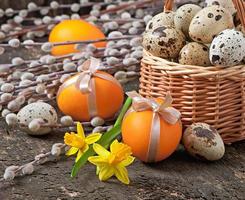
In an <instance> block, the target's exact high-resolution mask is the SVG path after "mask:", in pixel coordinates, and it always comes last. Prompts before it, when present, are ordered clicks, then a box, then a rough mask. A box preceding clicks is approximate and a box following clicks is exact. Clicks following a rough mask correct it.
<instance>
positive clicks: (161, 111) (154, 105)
mask: <svg viewBox="0 0 245 200" xmlns="http://www.w3.org/2000/svg"><path fill="white" fill-rule="evenodd" d="M127 95H128V96H129V97H130V98H132V100H133V103H132V109H131V110H129V113H130V112H132V111H136V112H141V111H146V110H152V111H153V117H152V124H151V133H150V141H149V146H148V153H147V161H148V162H155V161H156V155H157V149H158V146H159V145H158V144H159V140H160V133H161V126H160V119H161V118H162V119H164V120H165V121H166V122H167V123H169V124H176V123H177V122H178V120H179V119H180V117H181V114H180V112H179V111H178V110H176V109H175V108H173V107H171V104H172V102H173V99H172V97H171V95H170V93H167V95H166V98H165V101H164V102H163V103H161V104H160V103H158V102H156V101H155V100H154V99H146V98H144V97H142V96H141V95H140V94H138V93H137V92H135V91H132V92H128V93H127ZM129 113H128V114H129Z"/></svg>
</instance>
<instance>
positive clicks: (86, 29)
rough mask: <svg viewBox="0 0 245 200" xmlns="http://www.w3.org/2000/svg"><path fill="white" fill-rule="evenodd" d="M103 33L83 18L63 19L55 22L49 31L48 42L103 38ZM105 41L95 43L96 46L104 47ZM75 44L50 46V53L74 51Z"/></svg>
mask: <svg viewBox="0 0 245 200" xmlns="http://www.w3.org/2000/svg"><path fill="white" fill-rule="evenodd" d="M104 38H105V35H104V33H103V32H102V31H101V30H100V29H99V28H97V27H96V26H95V25H92V24H90V23H88V22H86V21H84V20H79V19H73V20H64V21H62V22H60V23H59V24H57V25H56V26H55V27H54V28H53V29H52V30H51V32H50V35H49V42H67V41H78V40H79V41H80V40H82V41H83V40H96V39H104ZM105 45H106V42H98V43H95V46H96V47H105ZM76 52H78V50H76V49H75V45H61V46H55V47H53V48H52V52H51V53H52V54H53V55H55V56H59V55H66V54H69V53H76Z"/></svg>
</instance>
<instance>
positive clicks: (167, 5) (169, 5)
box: [163, 0, 174, 12]
mask: <svg viewBox="0 0 245 200" xmlns="http://www.w3.org/2000/svg"><path fill="white" fill-rule="evenodd" d="M163 3H164V10H163V11H164V12H168V11H172V10H173V5H174V0H164V1H163Z"/></svg>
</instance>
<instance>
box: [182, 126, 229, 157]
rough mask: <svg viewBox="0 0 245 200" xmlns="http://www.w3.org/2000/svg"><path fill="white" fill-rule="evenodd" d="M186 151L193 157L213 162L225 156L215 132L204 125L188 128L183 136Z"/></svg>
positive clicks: (219, 138)
mask: <svg viewBox="0 0 245 200" xmlns="http://www.w3.org/2000/svg"><path fill="white" fill-rule="evenodd" d="M183 144H184V146H185V149H186V151H187V152H188V153H189V154H190V155H191V156H193V157H195V158H198V159H201V160H208V161H215V160H219V159H221V158H222V157H223V156H224V154H225V145H224V142H223V140H222V138H221V136H220V135H219V134H218V132H217V130H216V129H214V128H213V127H211V126H210V125H208V124H205V123H195V124H192V125H191V126H189V127H188V128H187V129H186V130H185V132H184V134H183Z"/></svg>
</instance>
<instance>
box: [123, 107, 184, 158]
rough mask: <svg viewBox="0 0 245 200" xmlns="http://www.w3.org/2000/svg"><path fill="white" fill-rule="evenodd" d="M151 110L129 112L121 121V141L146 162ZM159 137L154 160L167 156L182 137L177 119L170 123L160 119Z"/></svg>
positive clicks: (180, 126)
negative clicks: (174, 122) (175, 121)
mask: <svg viewBox="0 0 245 200" xmlns="http://www.w3.org/2000/svg"><path fill="white" fill-rule="evenodd" d="M152 117H153V112H152V111H148V110H147V111H142V112H135V111H133V112H131V113H129V114H128V115H126V116H125V118H124V120H123V123H122V138H123V142H124V143H125V144H127V145H129V146H130V147H131V148H132V152H133V155H134V156H135V157H137V158H138V159H140V160H141V161H144V162H148V158H147V156H148V155H147V154H148V148H149V144H150V134H151V126H152ZM160 127H161V128H160V129H161V131H160V132H161V133H160V138H159V141H158V147H157V153H156V155H155V162H158V161H161V160H164V159H166V158H167V157H169V156H170V155H171V154H172V153H173V152H174V151H175V150H176V148H177V147H178V145H179V143H180V140H181V137H182V124H181V122H180V121H178V122H177V123H176V124H174V125H171V124H169V123H167V122H166V121H165V120H164V119H162V118H161V119H160Z"/></svg>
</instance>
